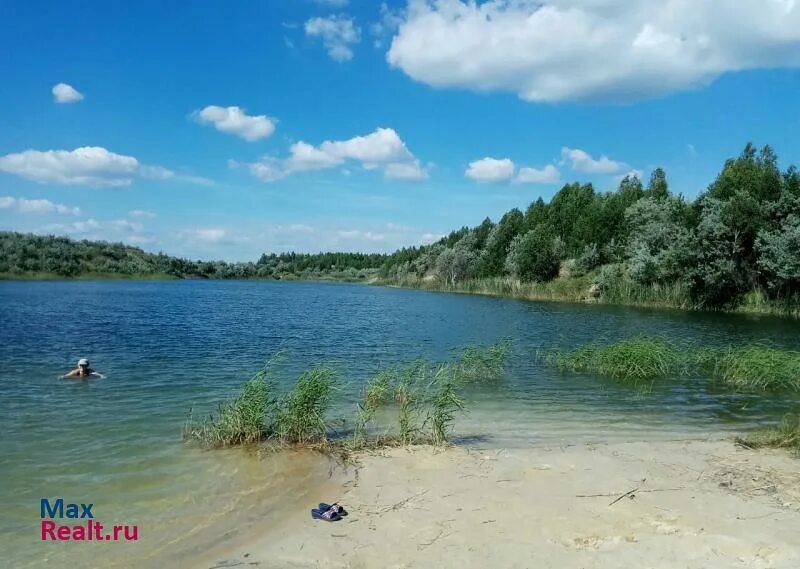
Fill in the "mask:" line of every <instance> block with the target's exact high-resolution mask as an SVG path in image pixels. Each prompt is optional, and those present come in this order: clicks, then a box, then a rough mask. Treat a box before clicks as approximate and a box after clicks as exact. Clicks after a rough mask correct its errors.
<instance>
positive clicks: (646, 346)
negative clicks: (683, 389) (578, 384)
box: [539, 337, 682, 384]
mask: <svg viewBox="0 0 800 569" xmlns="http://www.w3.org/2000/svg"><path fill="white" fill-rule="evenodd" d="M539 359H540V360H542V361H544V362H546V363H550V364H552V365H554V366H555V367H557V368H559V369H562V370H569V371H578V372H589V373H596V374H599V375H603V376H606V377H610V378H612V379H616V380H620V381H623V382H629V383H634V384H636V383H640V382H643V381H650V380H654V379H658V378H662V377H667V376H669V375H672V374H674V373H680V372H681V371H682V361H681V357H680V350H679V349H678V347H677V346H675V345H673V344H672V343H670V342H667V341H666V340H662V339H659V338H647V337H638V338H633V339H630V340H624V341H622V342H617V343H614V344H608V345H599V344H589V345H587V346H583V347H581V348H577V349H575V350H550V351H548V352H544V353H543V354H540V355H539Z"/></svg>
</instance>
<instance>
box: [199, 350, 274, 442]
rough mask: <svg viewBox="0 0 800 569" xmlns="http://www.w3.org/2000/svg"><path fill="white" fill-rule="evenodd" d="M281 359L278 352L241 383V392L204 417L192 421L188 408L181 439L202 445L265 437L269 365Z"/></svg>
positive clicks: (270, 407) (269, 399)
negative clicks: (194, 441)
mask: <svg viewBox="0 0 800 569" xmlns="http://www.w3.org/2000/svg"><path fill="white" fill-rule="evenodd" d="M281 358H282V354H281V353H278V354H276V355H275V356H273V358H271V359H270V360H269V361H268V362H267V363H266V364H265V366H264V368H263V369H262V370H261V371H259V372H258V373H256V374H255V375H254V376H253V377H251V378H250V379H248V380H247V381H245V382H244V385H243V386H242V390H241V392H240V393H239V394H238V395H237V396H236V397H235V398H232V399H230V400H228V401H225V402H223V403H222V404H220V405H219V407H218V408H217V412H216V414H213V413H212V414H211V415H210V416H209V417H208V418H207V419H206V420H203V421H200V422H199V423H196V422H195V421H194V419H193V415H192V410H191V409H190V410H189V416H188V418H187V420H186V423H185V425H184V428H183V438H184V440H196V441H199V442H200V443H201V444H202V445H203V446H206V447H223V446H232V445H248V444H253V443H257V442H259V441H261V440H263V439H265V438H267V436H269V434H270V431H271V429H272V425H271V420H270V417H271V416H272V415H273V411H274V408H275V397H274V396H273V393H274V391H275V382H274V379H273V376H272V374H271V371H272V368H273V367H274V366H275V365H276V363H277V362H278V361H279V360H280V359H281Z"/></svg>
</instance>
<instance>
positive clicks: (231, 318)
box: [0, 281, 800, 567]
mask: <svg viewBox="0 0 800 569" xmlns="http://www.w3.org/2000/svg"><path fill="white" fill-rule="evenodd" d="M637 334H648V335H661V336H666V337H668V338H672V339H675V340H679V341H687V342H688V341H697V342H700V343H704V344H714V345H716V344H726V343H745V342H746V343H752V342H766V343H770V344H773V345H777V346H785V347H791V348H798V347H800V323H798V322H797V321H794V320H790V319H779V318H772V317H755V316H742V315H730V314H711V313H688V312H678V311H667V310H643V309H632V308H623V307H609V306H602V305H570V304H560V303H534V302H525V301H518V300H509V299H500V298H491V297H479V296H468V295H459V294H440V293H429V292H423V291H415V290H402V289H395V288H382V287H369V286H362V285H350V284H335V283H331V284H328V283H307V282H256V281H244V282H232V281H167V282H116V281H115V282H2V283H0V382H1V383H2V389H3V398H2V399H0V432H2V437H0V480H2V485H0V503H2V505H3V515H2V518H1V521H0V524H2V525H0V545H1V547H0V549H1V550H2V552H3V554H2V555H3V558H4V561H5V562H6V563H8V564H9V565H8V566H13V567H41V566H47V565H59V564H62V563H63V564H67V563H69V564H71V565H72V566H88V567H91V566H102V567H112V566H123V567H124V566H147V565H148V564H150V565H153V566H158V565H159V563H162V564H163V559H164V558H165V557H164V556H168V555H174V556H175V558H176V559H177V558H180V557H181V556H182V555H188V554H189V553H190V552H193V553H194V552H196V551H197V550H198V549H202V548H203V547H209V546H210V544H214V543H217V542H222V541H224V540H226V539H229V538H230V539H233V538H234V537H235V534H236V533H237V531H240V529H239V528H241V527H243V526H244V525H245V524H246V523H247V522H248V521H249V520H253V519H256V518H259V517H263V516H268V515H270V507H269V506H270V504H278V503H280V502H281V500H284V501H285V500H289V506H288V507H299V508H303V509H305V508H307V507H308V506H309V505H313V504H314V500H315V499H316V496H314V495H311V494H312V493H311V492H310V489H313V488H314V487H315V485H317V484H322V483H323V482H324V481H323V480H322V478H324V477H325V476H323V474H324V475H327V472H325V473H322V474H321V473H320V472H319V466H318V465H319V460H320V458H319V457H311V456H308V455H305V454H302V453H300V454H297V455H291V456H289V455H287V456H283V455H271V456H268V457H261V458H259V457H255V456H252V455H248V454H245V453H243V452H240V451H235V450H233V451H219V452H204V451H201V450H198V449H195V448H190V447H186V446H184V445H183V443H182V442H181V437H180V432H181V427H182V425H183V423H184V421H185V419H186V416H187V413H188V410H189V408H190V407H193V408H194V410H195V411H194V412H195V415H198V414H199V415H203V414H205V413H207V412H208V411H210V410H212V409H213V408H214V407H215V406H216V405H217V404H218V403H219V402H220V401H221V400H222V399H224V398H225V397H228V396H230V395H232V394H233V393H235V392H236V390H237V389H238V387H239V386H240V385H241V383H242V382H243V381H244V380H246V379H247V378H248V377H249V376H250V375H252V373H253V372H255V371H257V370H258V369H260V367H261V366H262V365H263V363H264V362H265V360H267V359H268V358H269V357H270V355H272V354H273V353H275V352H276V351H277V350H279V349H285V350H287V351H288V354H289V358H288V360H287V362H286V364H285V373H286V375H287V376H296V375H297V374H298V373H300V372H301V371H302V370H304V369H307V368H308V367H309V366H310V365H312V364H314V363H324V362H330V363H333V364H334V365H335V366H336V368H337V369H338V370H339V371H340V372H341V375H342V379H341V381H340V384H339V387H338V393H337V406H336V408H335V409H334V410H333V412H332V415H333V416H334V417H344V416H348V415H351V414H352V410H353V409H354V401H355V394H356V393H357V392H358V389H359V387H360V385H362V384H363V382H364V381H365V379H366V378H368V377H369V376H370V374H371V373H373V372H375V371H376V370H378V369H379V368H381V367H382V366H385V365H387V364H392V363H397V362H407V361H410V360H412V359H414V358H416V357H420V356H422V357H426V358H430V359H434V360H446V359H452V358H453V357H454V354H455V351H456V350H457V349H458V348H460V347H464V346H465V345H468V344H475V343H483V344H486V343H492V342H496V341H498V340H500V339H502V338H511V339H512V341H513V348H512V355H511V357H510V361H509V367H508V376H507V378H506V379H505V380H504V381H502V382H500V383H499V384H497V385H493V386H484V387H473V388H471V389H468V390H467V391H466V393H465V397H466V399H467V405H468V408H469V413H468V414H467V415H465V416H460V417H459V418H458V420H457V423H456V434H457V436H458V438H459V440H460V441H461V442H463V443H465V444H467V443H469V444H475V445H480V446H488V447H509V446H525V445H559V444H574V443H581V442H591V441H605V440H610V439H626V440H647V439H650V438H681V437H698V436H718V435H722V434H730V433H733V432H736V431H737V430H741V429H745V428H750V427H753V426H758V425H761V424H766V423H772V422H774V421H776V420H777V419H778V418H779V417H780V416H781V415H782V414H783V413H785V412H787V411H789V410H791V409H792V408H793V407H794V408H796V406H797V404H798V399H797V398H796V397H793V396H792V397H788V396H762V395H742V394H733V393H730V392H728V391H726V390H723V389H720V388H718V387H716V386H714V385H713V384H712V383H711V382H709V381H707V380H705V379H702V378H683V379H679V378H676V379H675V380H674V381H667V382H665V383H664V385H660V386H656V387H655V388H654V389H653V391H652V393H649V394H643V393H641V392H637V391H636V390H632V389H630V388H627V387H623V386H619V385H615V384H614V383H613V382H609V381H605V380H602V379H600V378H594V377H591V376H586V375H578V374H562V373H558V372H555V371H553V370H551V369H548V368H544V367H542V366H540V365H538V364H537V363H536V361H535V358H534V355H535V352H536V350H537V349H539V348H542V347H549V346H553V345H559V346H575V345H579V344H583V343H586V342H592V341H599V342H607V341H615V340H619V339H623V338H628V337H631V336H634V335H637ZM80 357H87V358H89V359H90V360H91V362H92V367H94V368H95V369H97V370H98V371H101V372H102V373H104V374H106V375H107V376H108V377H107V379H105V380H91V381H88V382H76V381H69V380H57V379H56V378H57V376H59V375H60V374H62V373H64V372H66V371H67V370H69V369H71V368H73V367H75V363H76V361H77V360H78V358H80ZM299 496H307V498H308V500H307V501H308V502H309V503H308V504H307V503H305V501H300V502H301V503H297V502H298V497H299ZM54 497H63V498H64V499H65V500H67V501H74V502H92V503H94V504H95V506H94V510H95V516H96V517H97V518H98V519H102V520H103V521H104V522H106V521H107V522H113V521H118V522H119V523H125V524H138V525H139V528H140V529H139V531H140V541H139V542H137V543H110V544H107V543H102V544H88V543H52V542H47V543H43V542H41V541H40V529H39V528H40V521H41V520H40V517H39V503H40V499H41V498H54ZM275 523H280V522H279V520H278V519H276V522H275ZM164 566H166V565H164Z"/></svg>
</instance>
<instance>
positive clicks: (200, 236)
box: [190, 228, 228, 243]
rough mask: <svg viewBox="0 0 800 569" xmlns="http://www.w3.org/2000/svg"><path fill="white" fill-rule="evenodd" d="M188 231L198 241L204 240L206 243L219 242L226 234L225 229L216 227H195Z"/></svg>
mask: <svg viewBox="0 0 800 569" xmlns="http://www.w3.org/2000/svg"><path fill="white" fill-rule="evenodd" d="M190 233H191V236H192V237H194V238H195V239H197V240H198V241H204V242H206V243H219V242H220V241H222V240H223V239H225V238H226V237H227V236H228V231H227V230H225V229H216V228H208V229H195V230H193V231H191V232H190Z"/></svg>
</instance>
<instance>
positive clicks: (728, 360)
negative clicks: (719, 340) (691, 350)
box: [695, 345, 800, 391]
mask: <svg viewBox="0 0 800 569" xmlns="http://www.w3.org/2000/svg"><path fill="white" fill-rule="evenodd" d="M695 361H696V362H697V365H698V367H700V368H701V369H703V370H705V371H707V372H708V373H710V374H711V375H712V377H714V379H716V380H718V381H720V382H721V383H723V384H725V385H728V386H729V387H732V388H734V389H737V390H741V391H781V390H786V391H800V352H797V351H793V350H784V349H778V348H772V347H768V346H760V345H752V346H737V347H732V346H729V347H725V348H704V349H701V350H697V352H696V354H695Z"/></svg>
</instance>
